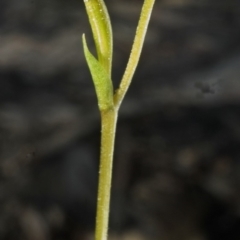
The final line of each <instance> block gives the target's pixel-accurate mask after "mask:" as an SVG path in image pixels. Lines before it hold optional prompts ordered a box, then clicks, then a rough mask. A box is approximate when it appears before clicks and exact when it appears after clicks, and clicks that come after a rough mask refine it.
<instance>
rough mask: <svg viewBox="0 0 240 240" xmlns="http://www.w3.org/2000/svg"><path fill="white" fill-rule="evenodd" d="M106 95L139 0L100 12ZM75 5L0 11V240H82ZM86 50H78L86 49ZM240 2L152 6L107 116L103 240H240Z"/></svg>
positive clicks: (90, 215) (88, 100)
mask: <svg viewBox="0 0 240 240" xmlns="http://www.w3.org/2000/svg"><path fill="white" fill-rule="evenodd" d="M106 2H107V5H108V6H109V11H110V15H111V18H112V22H113V29H114V39H115V43H114V50H115V51H114V66H113V79H114V84H115V86H117V85H118V82H119V80H120V78H121V76H122V72H123V70H124V67H125V65H126V61H127V57H128V54H129V50H130V47H131V44H132V38H133V35H134V31H135V30H134V29H135V26H136V22H137V19H138V14H139V11H140V8H141V3H142V2H141V1H137V0H135V1H119V0H112V1H106ZM83 32H85V33H86V36H87V39H88V41H89V44H90V46H93V44H92V43H91V32H90V29H89V25H88V22H87V17H86V14H85V12H84V6H83V3H82V2H81V1H75V0H71V1H66V0H61V1H59V0H58V1H57V0H51V1H49V0H48V1H46V0H41V1H40V0H32V1H31V0H21V1H17V0H8V1H3V2H1V3H0V78H1V81H0V180H1V184H0V203H1V204H0V213H1V214H0V239H4V240H84V239H92V237H91V236H92V232H93V228H94V214H95V198H96V184H97V166H98V148H99V115H98V110H97V104H96V97H95V93H94V90H93V86H92V83H91V79H90V75H89V72H88V69H87V66H86V63H85V60H84V59H83V52H82V46H81V34H82V33H83ZM91 44H92V45H91ZM239 79H240V3H239V1H238V0H218V1H217V0H201V1H197V2H196V1H192V0H182V1H180V0H171V1H170V0H166V1H163V0H162V1H157V2H156V6H155V9H154V12H153V16H152V21H151V23H150V28H149V31H148V36H147V39H146V43H145V46H144V51H143V54H142V58H141V61H140V65H139V68H138V69H137V72H136V74H135V77H134V81H133V84H132V86H131V88H130V91H129V93H128V95H127V98H126V99H125V101H124V104H123V106H122V109H121V112H120V119H119V125H118V126H119V129H118V130H119V131H118V135H117V141H116V154H115V155H116V157H115V165H114V179H113V188H112V190H113V192H112V194H113V195H112V196H113V197H112V205H111V206H112V210H111V221H110V222H111V223H110V236H109V238H110V239H112V240H116V239H119V240H128V239H129V240H145V239H151V240H155V239H161V240H165V239H166V240H175V239H178V240H215V239H218V240H219V239H223V240H224V239H228V240H229V239H230V240H235V239H236V240H238V239H240V230H239V229H240V204H239V202H240V190H239V189H240V177H239V176H240V150H239V149H240V147H239V146H240V144H239V143H240V121H239V119H240V81H239Z"/></svg>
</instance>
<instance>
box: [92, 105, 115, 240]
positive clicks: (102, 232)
mask: <svg viewBox="0 0 240 240" xmlns="http://www.w3.org/2000/svg"><path fill="white" fill-rule="evenodd" d="M117 116H118V112H117V110H116V109H115V108H111V109H109V110H105V111H101V131H102V133H101V153H100V170H99V183H98V184H99V185H98V198H97V218H96V231H95V240H106V239H107V231H108V219H109V204H110V192H111V179H112V164H113V152H114V142H115V133H116V123H117Z"/></svg>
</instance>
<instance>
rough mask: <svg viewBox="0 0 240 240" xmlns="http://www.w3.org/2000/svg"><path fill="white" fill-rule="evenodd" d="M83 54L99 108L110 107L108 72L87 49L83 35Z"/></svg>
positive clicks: (111, 88)
mask: <svg viewBox="0 0 240 240" xmlns="http://www.w3.org/2000/svg"><path fill="white" fill-rule="evenodd" d="M82 41H83V50H84V55H85V58H86V61H87V64H88V67H89V70H90V73H91V76H92V79H93V83H94V87H95V91H96V94H97V99H98V106H99V109H100V110H107V109H109V108H112V107H113V105H114V103H113V85H112V80H111V78H110V77H109V74H108V73H107V72H106V70H105V69H104V68H103V66H102V65H101V64H100V62H99V61H98V60H97V59H96V58H95V57H94V56H93V55H92V54H91V52H90V51H89V49H88V46H87V43H86V38H85V35H84V34H83V36H82Z"/></svg>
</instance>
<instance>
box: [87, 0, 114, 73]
mask: <svg viewBox="0 0 240 240" xmlns="http://www.w3.org/2000/svg"><path fill="white" fill-rule="evenodd" d="M84 4H85V7H86V11H87V15H88V18H89V22H90V25H91V28H92V33H93V38H94V41H95V46H96V50H97V56H98V61H99V62H100V63H101V64H102V66H103V67H104V69H105V70H106V72H107V73H108V74H109V76H111V69H112V51H113V43H112V41H113V40H112V26H111V22H110V18H109V14H108V11H107V8H106V5H105V3H104V1H103V0H84Z"/></svg>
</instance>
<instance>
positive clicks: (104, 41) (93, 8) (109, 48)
mask: <svg viewBox="0 0 240 240" xmlns="http://www.w3.org/2000/svg"><path fill="white" fill-rule="evenodd" d="M154 2H155V0H144V3H143V6H142V10H141V14H140V19H139V22H138V26H137V30H136V34H135V38H134V42H133V46H132V50H131V53H130V56H129V60H128V63H127V67H126V70H125V72H124V74H123V77H122V80H121V82H120V85H119V88H118V89H116V90H115V91H114V89H113V84H112V79H111V70H112V54H113V37H112V27H111V22H110V18H109V14H108V11H107V8H106V5H105V3H104V1H103V0H84V4H85V7H86V12H87V15H88V18H89V22H90V25H91V28H92V33H93V38H94V42H95V47H96V52H97V57H95V56H94V55H93V54H92V53H91V52H90V50H89V48H88V46H87V42H86V39H85V35H84V34H83V37H82V39H83V50H84V55H85V58H86V61H87V64H88V67H89V70H90V73H91V76H92V79H93V83H94V86H95V91H96V95H97V100H98V106H99V110H100V115H101V151H100V167H99V168H100V169H99V183H98V184H99V185H98V197H97V215H96V230H95V240H106V239H107V232H108V222H109V204H110V190H111V179H112V165H113V152H114V140H115V134H116V123H117V118H118V110H119V107H120V105H121V103H122V100H123V98H124V96H125V94H126V92H127V90H128V88H129V85H130V83H131V81H132V77H133V74H134V72H135V70H136V67H137V64H138V61H139V57H140V54H141V51H142V47H143V42H144V39H145V35H146V31H147V27H148V23H149V19H150V16H151V12H152V9H153V5H154Z"/></svg>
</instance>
